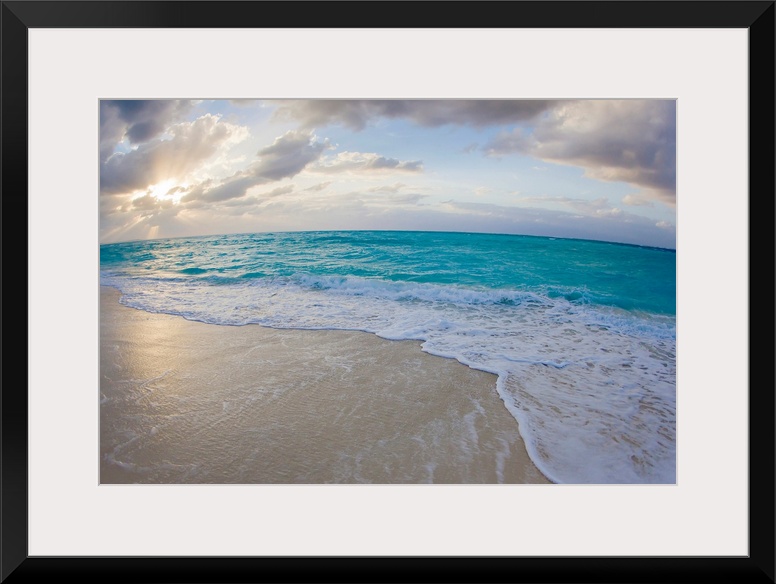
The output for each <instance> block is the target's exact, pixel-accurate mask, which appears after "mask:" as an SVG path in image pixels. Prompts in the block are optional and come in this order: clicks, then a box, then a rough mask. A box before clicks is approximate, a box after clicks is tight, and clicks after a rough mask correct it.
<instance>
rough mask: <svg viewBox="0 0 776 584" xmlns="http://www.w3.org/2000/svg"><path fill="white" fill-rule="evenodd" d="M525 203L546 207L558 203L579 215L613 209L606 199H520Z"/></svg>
mask: <svg viewBox="0 0 776 584" xmlns="http://www.w3.org/2000/svg"><path fill="white" fill-rule="evenodd" d="M519 200H520V201H522V202H523V203H539V204H541V205H544V204H546V203H556V204H559V205H563V206H565V207H569V208H570V209H573V210H574V211H576V212H579V213H585V214H591V213H598V214H600V213H601V212H605V211H607V210H611V207H610V206H609V199H607V198H605V197H599V198H598V199H594V200H592V201H591V200H589V199H575V198H573V197H550V196H544V197H520V199H519Z"/></svg>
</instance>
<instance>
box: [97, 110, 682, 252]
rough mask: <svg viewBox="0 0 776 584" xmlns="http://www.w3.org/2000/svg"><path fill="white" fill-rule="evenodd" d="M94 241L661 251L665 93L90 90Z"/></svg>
mask: <svg viewBox="0 0 776 584" xmlns="http://www.w3.org/2000/svg"><path fill="white" fill-rule="evenodd" d="M99 150H100V243H111V242H117V241H129V240H138V239H156V238H167V237H183V236H197V235H213V234H227V233H250V232H278V231H318V230H343V229H344V230H356V229H388V230H421V231H424V230H425V231H467V232H485V233H513V234H522V235H541V236H549V237H568V238H580V239H594V240H603V241H614V242H620V243H631V244H637V245H647V246H655V247H664V248H670V249H675V247H676V102H675V101H674V100H455V99H444V100H431V99H424V100H396V99H392V100H372V99H370V100H341V99H337V100H323V99H313V100H243V99H240V100H183V99H181V100H101V101H100V144H99Z"/></svg>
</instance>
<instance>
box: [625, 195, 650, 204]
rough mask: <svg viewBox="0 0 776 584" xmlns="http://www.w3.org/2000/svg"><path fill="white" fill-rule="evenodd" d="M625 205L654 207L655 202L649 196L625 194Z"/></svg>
mask: <svg viewBox="0 0 776 584" xmlns="http://www.w3.org/2000/svg"><path fill="white" fill-rule="evenodd" d="M622 204H623V205H629V206H631V207H654V206H655V204H654V203H653V202H652V201H651V200H649V198H647V197H644V196H639V195H625V196H624V197H623V198H622Z"/></svg>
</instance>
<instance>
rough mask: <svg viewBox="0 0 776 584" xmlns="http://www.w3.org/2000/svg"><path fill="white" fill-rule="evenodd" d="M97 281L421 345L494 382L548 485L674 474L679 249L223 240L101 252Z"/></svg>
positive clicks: (141, 244)
mask: <svg viewBox="0 0 776 584" xmlns="http://www.w3.org/2000/svg"><path fill="white" fill-rule="evenodd" d="M100 284H101V285H105V286H111V287H114V288H116V289H118V290H119V291H120V292H121V294H122V296H121V303H122V304H124V305H126V306H129V307H132V308H136V309H140V310H144V311H148V312H153V313H164V314H170V315H178V316H181V317H184V318H186V319H189V320H194V321H199V322H203V323H209V324H216V325H228V326H243V325H247V324H258V325H262V326H265V327H271V328H279V329H332V330H354V331H365V332H369V333H373V334H375V335H377V336H378V337H382V338H384V339H390V340H404V339H412V340H418V341H421V342H422V345H421V346H422V350H423V351H425V352H427V353H430V354H432V355H437V356H440V357H447V358H451V359H456V360H457V361H459V362H460V363H463V364H464V365H467V366H469V367H471V368H473V369H478V370H482V371H486V372H490V373H494V374H496V375H497V383H496V385H495V387H494V391H495V392H497V394H498V396H499V397H500V398H501V400H502V402H503V404H504V407H505V408H506V409H507V410H508V412H509V414H511V416H512V417H513V418H514V420H515V424H516V425H517V426H518V427H519V432H520V435H521V436H522V438H523V440H524V442H525V445H526V449H527V451H528V454H529V456H530V458H531V459H532V461H533V462H534V464H535V465H536V466H537V467H538V468H539V469H540V470H541V472H542V473H544V475H546V477H547V478H549V479H550V480H551V481H553V482H556V483H571V484H583V483H588V484H589V483H595V484H612V483H617V484H624V483H631V484H632V483H636V484H646V483H663V484H673V483H675V481H676V253H675V252H674V251H673V250H666V249H658V248H651V247H640V246H634V245H625V244H617V243H606V242H599V241H587V240H576V239H561V238H547V237H533V236H519V235H494V234H479V233H477V234H475V233H443V232H405V231H330V232H292V233H254V234H240V235H220V236H206V237H190V238H176V239H165V240H150V241H134V242H126V243H113V244H104V245H101V246H100ZM374 384H375V385H376V386H379V384H380V379H377V378H376V379H374Z"/></svg>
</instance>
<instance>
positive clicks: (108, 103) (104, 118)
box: [100, 99, 192, 162]
mask: <svg viewBox="0 0 776 584" xmlns="http://www.w3.org/2000/svg"><path fill="white" fill-rule="evenodd" d="M191 107H192V102H191V100H177V99H173V100H162V99H154V100H143V99H122V100H101V101H100V161H101V162H104V161H105V160H107V159H108V157H109V156H110V155H111V154H113V151H114V149H115V147H116V145H117V144H119V143H120V142H122V141H123V140H124V139H125V138H126V139H127V140H128V141H129V143H130V144H142V143H144V142H148V141H149V140H151V139H153V138H155V137H157V136H159V135H160V134H162V133H163V132H164V131H165V129H166V128H167V127H168V126H170V125H171V124H172V123H174V122H177V121H179V120H181V119H182V118H183V116H185V115H186V114H187V113H188V112H189V111H190V110H191Z"/></svg>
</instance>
